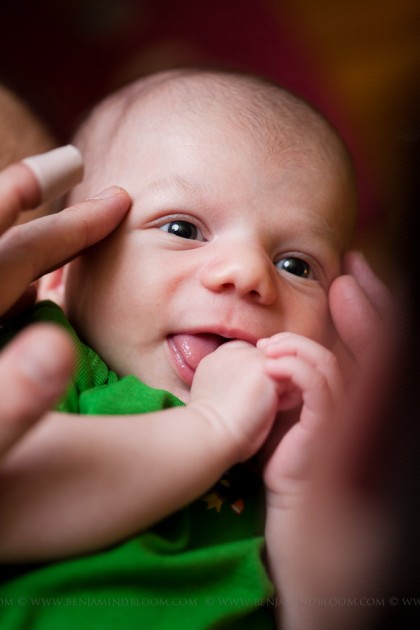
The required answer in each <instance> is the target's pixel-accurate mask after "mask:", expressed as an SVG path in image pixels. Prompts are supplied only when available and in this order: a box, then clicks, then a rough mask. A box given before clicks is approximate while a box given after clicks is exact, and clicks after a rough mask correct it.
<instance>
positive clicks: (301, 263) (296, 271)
mask: <svg viewBox="0 0 420 630" xmlns="http://www.w3.org/2000/svg"><path fill="white" fill-rule="evenodd" d="M276 267H277V268H278V269H282V270H283V271H287V272H288V273H292V274H293V275H294V276H299V277H300V278H310V277H311V276H312V270H311V267H310V265H309V264H308V263H307V262H306V261H305V260H302V258H297V257H296V256H287V258H282V259H281V260H279V261H278V262H277V263H276Z"/></svg>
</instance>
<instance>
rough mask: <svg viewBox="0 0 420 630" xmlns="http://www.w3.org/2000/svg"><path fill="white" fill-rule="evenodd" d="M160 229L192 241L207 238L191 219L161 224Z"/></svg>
mask: <svg viewBox="0 0 420 630" xmlns="http://www.w3.org/2000/svg"><path fill="white" fill-rule="evenodd" d="M160 229H161V230H163V231H164V232H168V234H174V235H175V236H179V237H180V238H187V239H189V240H192V241H204V240H205V238H204V236H203V235H202V233H201V232H200V230H199V229H198V227H196V226H195V225H194V224H193V223H190V222H189V221H171V222H170V223H165V225H161V226H160Z"/></svg>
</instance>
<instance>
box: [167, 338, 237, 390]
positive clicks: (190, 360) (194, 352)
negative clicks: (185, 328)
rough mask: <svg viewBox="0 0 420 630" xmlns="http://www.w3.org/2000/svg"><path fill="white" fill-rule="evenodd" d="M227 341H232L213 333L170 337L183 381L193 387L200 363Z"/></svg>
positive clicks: (178, 370) (173, 354)
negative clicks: (195, 373)
mask: <svg viewBox="0 0 420 630" xmlns="http://www.w3.org/2000/svg"><path fill="white" fill-rule="evenodd" d="M227 341H230V339H229V338H226V337H222V336H221V335H216V334H213V333H198V334H187V333H183V334H176V335H170V336H169V337H168V344H169V348H170V351H171V356H172V359H173V362H174V364H175V368H176V370H177V372H178V374H179V375H180V377H181V379H182V380H183V381H184V382H185V383H187V385H189V386H191V384H192V381H193V378H194V372H195V370H196V369H197V367H198V365H199V363H200V361H202V360H203V359H204V357H206V356H207V355H208V354H210V353H211V352H214V351H215V350H217V348H218V347H219V346H221V345H222V344H223V343H226V342H227Z"/></svg>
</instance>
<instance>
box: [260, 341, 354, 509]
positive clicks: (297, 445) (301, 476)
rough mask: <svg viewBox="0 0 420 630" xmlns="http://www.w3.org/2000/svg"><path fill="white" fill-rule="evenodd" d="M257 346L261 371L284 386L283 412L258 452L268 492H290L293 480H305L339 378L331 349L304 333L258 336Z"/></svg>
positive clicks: (336, 400) (331, 411)
mask: <svg viewBox="0 0 420 630" xmlns="http://www.w3.org/2000/svg"><path fill="white" fill-rule="evenodd" d="M258 348H259V349H260V350H261V351H262V352H263V353H264V355H265V357H266V364H265V370H266V373H267V374H268V375H269V376H270V377H271V378H272V379H274V380H275V381H276V382H277V383H278V386H281V387H282V389H283V393H282V394H281V395H280V399H279V402H278V409H279V410H280V411H282V412H283V413H281V414H280V415H279V419H278V421H277V423H276V425H275V427H274V429H273V431H272V433H271V435H270V437H269V439H268V441H267V443H266V444H265V445H264V449H263V453H262V459H263V461H264V460H265V462H264V463H265V464H266V465H265V469H264V481H265V484H266V487H267V490H268V491H269V492H271V493H274V495H278V496H279V497H280V495H284V493H289V492H293V493H295V491H296V488H295V487H294V484H295V482H300V481H304V480H305V479H306V475H307V473H308V469H309V466H310V463H311V461H312V458H313V456H314V452H315V450H316V448H317V445H319V440H320V435H321V433H322V434H323V432H324V430H325V429H326V427H327V425H328V422H330V421H331V420H332V418H333V417H334V415H335V410H336V407H337V404H338V403H339V402H341V400H342V398H341V397H342V395H343V385H342V378H341V374H340V371H339V368H338V363H337V360H336V358H335V356H334V355H333V354H332V352H330V351H329V350H327V349H326V348H324V347H323V346H321V345H320V344H318V343H316V342H314V341H311V340H310V339H307V338H306V337H302V336H300V335H296V334H293V333H279V334H277V335H274V336H273V337H271V338H269V339H262V340H260V341H259V342H258ZM290 484H292V487H291V486H290ZM272 498H273V497H272Z"/></svg>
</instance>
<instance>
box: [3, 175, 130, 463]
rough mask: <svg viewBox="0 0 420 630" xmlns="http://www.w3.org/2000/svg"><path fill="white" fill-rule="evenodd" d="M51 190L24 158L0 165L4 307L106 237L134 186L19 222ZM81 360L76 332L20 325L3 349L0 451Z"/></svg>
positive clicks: (61, 386) (43, 409)
mask: <svg viewBox="0 0 420 630" xmlns="http://www.w3.org/2000/svg"><path fill="white" fill-rule="evenodd" d="M44 193H45V190H43V189H42V186H41V185H40V183H39V180H38V179H37V177H35V175H34V173H33V171H32V170H31V169H30V168H28V166H26V165H25V164H23V163H17V164H13V165H11V166H9V167H7V168H6V169H4V170H3V171H2V172H1V173H0V233H1V234H2V236H1V238H0V286H1V287H2V289H1V295H0V315H3V316H5V314H6V316H9V317H10V316H11V313H12V312H13V309H16V307H17V306H18V307H20V308H21V307H22V305H23V304H24V303H25V302H27V301H28V296H29V301H33V300H34V299H35V295H36V291H32V292H29V293H28V288H29V287H30V283H31V282H33V280H35V279H36V278H38V277H40V276H41V275H43V273H45V272H47V271H49V270H51V269H52V268H54V267H58V266H60V265H61V264H63V263H64V262H66V261H67V260H69V259H71V258H73V257H75V256H77V255H78V253H79V252H80V251H82V250H83V249H85V248H86V247H89V246H90V245H93V244H94V243H96V242H97V241H99V240H101V239H103V238H105V237H106V236H107V235H108V234H109V233H110V232H111V231H112V230H113V229H115V228H116V227H117V225H118V224H119V223H120V222H121V220H122V219H123V217H124V216H125V214H126V213H127V211H128V209H129V207H130V203H131V202H130V198H129V196H128V195H127V193H126V192H125V191H124V190H123V189H121V188H117V187H112V188H110V189H108V190H107V191H105V192H103V193H102V194H99V195H98V196H97V197H96V198H95V199H90V200H88V201H85V202H83V203H80V204H78V205H77V206H74V207H72V208H68V209H66V210H63V211H62V212H60V213H58V214H55V215H49V216H46V217H43V218H40V219H35V220H34V221H31V222H29V223H25V224H22V225H19V226H15V227H12V228H10V229H8V228H9V226H10V225H12V224H13V222H14V220H15V218H16V217H17V215H18V214H19V213H20V212H21V211H22V210H25V209H29V208H33V207H35V206H36V205H38V204H39V203H40V202H41V201H43V200H44V199H43V197H45V194H44ZM73 363H74V356H73V349H72V345H71V342H70V340H69V339H68V338H67V336H66V334H65V333H64V332H63V331H60V330H58V329H57V328H56V327H54V326H49V325H43V324H42V325H41V324H39V325H36V326H33V327H31V328H30V329H28V330H26V331H24V332H23V333H21V334H20V335H19V336H18V337H17V338H16V339H15V340H14V341H12V342H11V343H10V344H9V345H8V346H7V347H6V349H5V350H4V351H3V352H2V353H1V356H0V400H1V408H0V456H2V455H4V453H5V452H6V451H7V450H8V449H9V448H10V447H11V446H12V445H13V443H14V442H15V441H16V440H18V439H19V438H20V437H21V436H22V435H23V433H24V432H25V431H26V430H27V429H28V428H29V427H30V426H31V425H32V424H33V423H34V422H35V421H36V420H37V419H39V418H40V417H41V416H42V415H43V414H44V413H45V412H46V411H47V410H48V409H49V408H50V407H51V405H52V404H53V402H54V400H56V399H57V397H58V396H59V395H60V394H61V393H62V392H63V390H64V388H65V385H66V382H67V379H68V377H69V375H70V373H71V370H72V367H73Z"/></svg>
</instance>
